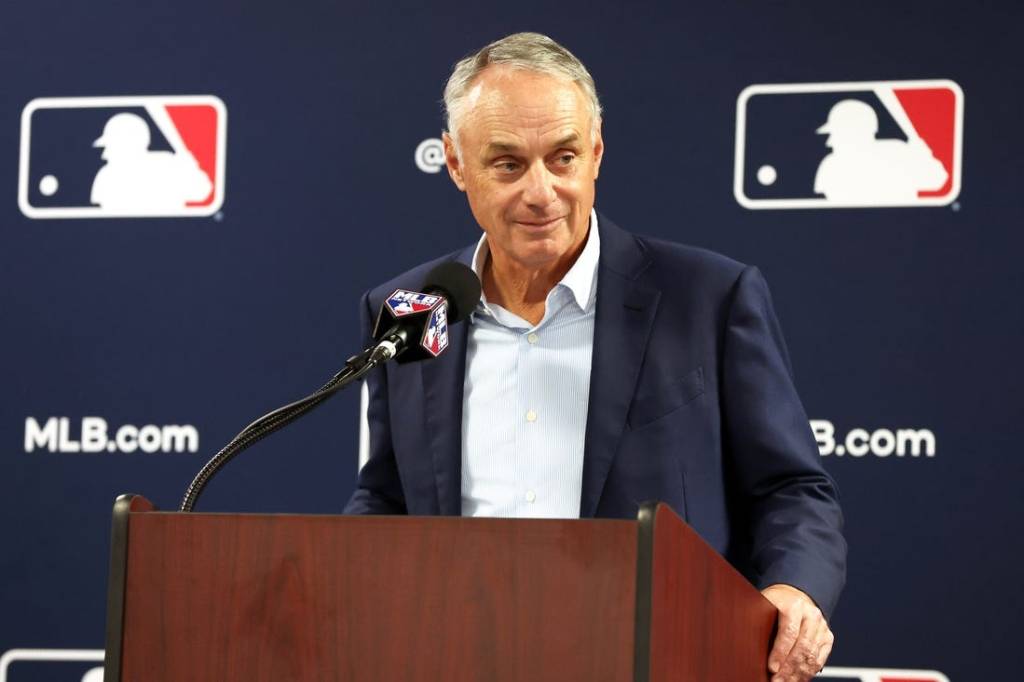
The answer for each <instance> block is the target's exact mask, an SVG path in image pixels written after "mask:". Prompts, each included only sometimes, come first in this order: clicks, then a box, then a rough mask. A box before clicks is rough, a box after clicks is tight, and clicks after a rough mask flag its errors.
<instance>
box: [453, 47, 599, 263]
mask: <svg viewBox="0 0 1024 682" xmlns="http://www.w3.org/2000/svg"><path fill="white" fill-rule="evenodd" d="M456 133H457V135H458V138H459V144H460V146H461V151H462V157H461V161H460V159H459V157H458V155H457V154H456V150H455V146H454V141H453V140H452V139H451V138H450V137H449V136H448V135H445V140H444V141H445V155H446V157H447V162H448V172H449V174H450V175H451V177H452V180H453V181H454V182H455V184H456V185H457V186H458V188H459V189H460V190H462V191H464V192H465V193H466V195H467V197H468V198H469V206H470V209H471V210H472V212H473V217H474V218H476V221H477V222H478V223H479V224H480V226H481V227H482V228H483V229H484V231H485V232H486V233H487V242H488V245H489V247H490V248H491V250H492V252H494V254H495V257H496V258H505V259H508V260H511V261H513V262H514V263H515V264H516V265H518V266H520V267H523V268H526V269H540V268H544V267H545V266H554V265H556V264H557V263H558V262H559V261H563V260H564V259H566V258H569V257H571V256H573V255H575V253H576V250H577V249H578V247H579V246H580V244H582V243H583V240H584V238H585V237H586V234H587V225H588V222H589V220H590V210H591V208H592V207H593V205H594V180H596V179H597V174H598V169H599V168H600V165H601V155H602V153H603V151H604V144H603V142H602V141H601V135H600V130H599V129H598V133H597V135H596V137H595V138H594V139H592V138H591V115H590V107H589V106H588V104H587V100H586V97H585V95H584V94H583V92H582V90H580V88H579V87H578V86H577V85H576V84H575V83H573V82H572V81H570V80H563V79H559V78H554V77H552V76H547V75H544V74H539V73H534V72H531V71H523V70H514V69H509V68H507V67H494V66H492V67H489V68H488V69H486V70H485V71H484V72H483V73H481V74H480V76H478V77H477V79H476V80H475V81H474V82H473V84H472V86H471V87H470V91H469V94H468V96H467V103H466V113H465V114H464V116H463V118H462V121H461V122H460V126H459V129H458V130H457V131H456Z"/></svg>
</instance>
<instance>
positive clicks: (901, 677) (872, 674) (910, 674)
mask: <svg viewBox="0 0 1024 682" xmlns="http://www.w3.org/2000/svg"><path fill="white" fill-rule="evenodd" d="M814 679H815V680H816V682H849V681H850V680H859V682H949V678H948V677H946V676H945V675H943V674H942V673H940V672H938V671H937V670H894V669H891V668H837V667H832V666H826V668H825V669H824V670H822V671H821V674H819V675H818V676H817V677H815V678H814Z"/></svg>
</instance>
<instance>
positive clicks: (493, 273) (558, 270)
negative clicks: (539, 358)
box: [481, 237, 587, 325]
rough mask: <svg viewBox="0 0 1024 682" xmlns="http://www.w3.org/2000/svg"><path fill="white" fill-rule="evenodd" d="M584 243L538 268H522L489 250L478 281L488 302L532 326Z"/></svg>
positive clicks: (537, 320) (540, 315) (578, 254)
mask: <svg viewBox="0 0 1024 682" xmlns="http://www.w3.org/2000/svg"><path fill="white" fill-rule="evenodd" d="M586 243H587V239H586V237H584V239H583V241H582V242H581V243H580V244H578V245H577V246H576V248H574V249H572V250H571V251H570V252H569V253H567V254H565V255H564V256H563V257H562V258H560V259H558V260H557V261H554V262H553V263H551V264H549V265H545V266H543V267H539V268H526V267H523V266H522V265H521V264H519V263H516V262H515V261H513V260H512V259H510V258H507V257H505V256H504V254H501V253H495V251H494V249H491V251H490V255H489V256H488V258H487V262H486V263H485V265H484V271H483V277H482V278H481V282H482V284H483V289H484V295H485V296H486V297H487V300H488V302H490V303H494V304H496V305H500V306H501V307H502V308H504V309H505V310H507V311H509V312H510V313H512V314H514V315H517V316H518V317H521V318H523V319H524V320H526V321H527V322H529V323H530V324H532V325H536V324H538V323H539V322H540V321H541V320H542V319H544V311H545V302H546V301H547V297H548V293H549V292H550V291H551V290H552V289H554V288H555V285H557V284H558V283H559V282H560V281H562V278H563V277H565V273H567V272H569V269H570V268H572V266H573V264H574V263H575V262H576V259H577V258H579V256H580V253H582V252H583V247H584V246H585V245H586Z"/></svg>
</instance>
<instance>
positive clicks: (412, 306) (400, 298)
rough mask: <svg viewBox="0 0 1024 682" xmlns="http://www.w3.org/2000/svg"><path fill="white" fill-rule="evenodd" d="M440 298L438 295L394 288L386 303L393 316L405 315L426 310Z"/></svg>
mask: <svg viewBox="0 0 1024 682" xmlns="http://www.w3.org/2000/svg"><path fill="white" fill-rule="evenodd" d="M440 300H441V297H440V296H431V295H430V294H421V293H420V292H418V291H405V290H404V289H396V290H395V293H393V294H391V296H389V297H388V300H387V301H386V305H387V307H388V309H389V310H390V311H391V314H392V315H393V316H394V317H405V316H406V315H415V314H416V313H423V312H426V311H428V310H430V309H431V308H433V307H434V306H436V305H437V303H438V301H440Z"/></svg>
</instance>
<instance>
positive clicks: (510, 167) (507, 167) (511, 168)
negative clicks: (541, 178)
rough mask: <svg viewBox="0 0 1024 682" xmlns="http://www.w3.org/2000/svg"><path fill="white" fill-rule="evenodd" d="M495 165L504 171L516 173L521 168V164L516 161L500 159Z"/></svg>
mask: <svg viewBox="0 0 1024 682" xmlns="http://www.w3.org/2000/svg"><path fill="white" fill-rule="evenodd" d="M494 167H495V168H497V169H498V170H499V171H501V172H503V173H515V172H516V171H517V170H519V164H518V163H516V162H515V161H499V162H498V163H496V164H495V165H494Z"/></svg>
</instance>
